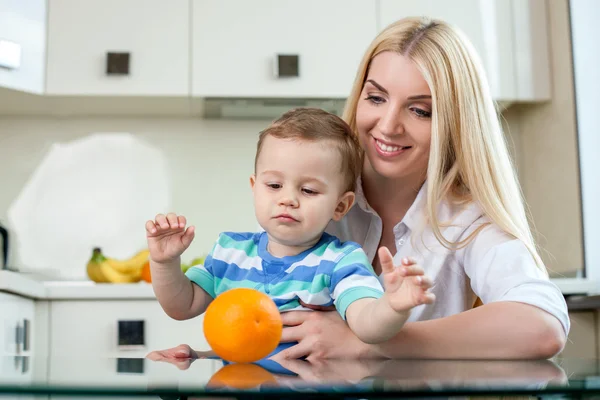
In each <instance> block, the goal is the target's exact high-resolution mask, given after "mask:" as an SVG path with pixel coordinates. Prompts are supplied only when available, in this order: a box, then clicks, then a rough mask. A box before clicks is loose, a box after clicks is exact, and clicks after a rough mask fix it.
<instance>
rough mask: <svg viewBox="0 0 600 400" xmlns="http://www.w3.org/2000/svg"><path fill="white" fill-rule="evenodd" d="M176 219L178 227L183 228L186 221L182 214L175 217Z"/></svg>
mask: <svg viewBox="0 0 600 400" xmlns="http://www.w3.org/2000/svg"><path fill="white" fill-rule="evenodd" d="M177 221H178V223H179V227H180V228H185V224H186V223H187V221H186V220H185V217H184V216H183V215H180V216H179V217H177Z"/></svg>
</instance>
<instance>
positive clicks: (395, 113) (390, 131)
mask: <svg viewBox="0 0 600 400" xmlns="http://www.w3.org/2000/svg"><path fill="white" fill-rule="evenodd" d="M379 130H380V132H381V133H382V134H383V135H384V136H395V135H402V134H403V133H404V124H403V121H402V115H401V111H400V110H398V109H396V108H394V107H388V108H387V110H385V113H384V114H383V115H382V116H381V118H380V119H379Z"/></svg>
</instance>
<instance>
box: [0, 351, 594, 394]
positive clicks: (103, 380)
mask: <svg viewBox="0 0 600 400" xmlns="http://www.w3.org/2000/svg"><path fill="white" fill-rule="evenodd" d="M598 394H600V360H596V359H587V360H586V359H565V360H542V361H460V360H452V361H449V360H370V359H362V360H323V361H319V362H313V363H311V362H308V361H302V360H285V361H281V360H279V361H278V362H276V361H273V360H262V361H260V362H257V363H254V364H230V363H227V362H223V361H222V360H220V359H210V358H208V359H195V360H194V359H180V360H177V361H174V360H164V359H163V360H160V359H159V360H155V361H153V360H150V359H148V358H109V357H106V358H98V357H94V358H92V357H88V358H86V357H79V356H77V357H75V356H71V355H65V356H64V357H52V358H36V357H23V356H6V357H0V399H4V398H11V397H12V398H17V397H18V398H23V397H24V396H25V397H30V396H31V397H46V398H48V396H61V397H62V396H77V397H98V396H103V397H104V396H107V397H111V396H118V397H129V396H136V397H140V396H142V397H153V398H162V399H169V400H172V399H178V398H181V399H187V398H207V397H212V398H219V397H221V398H222V397H227V398H236V397H238V398H240V397H243V398H249V397H261V398H267V397H269V398H283V397H284V398H302V399H307V398H318V397H323V398H325V397H328V398H336V397H337V398H384V397H385V398H393V397H400V396H402V397H443V396H506V395H515V396H543V395H548V396H550V395H562V396H565V397H581V395H598Z"/></svg>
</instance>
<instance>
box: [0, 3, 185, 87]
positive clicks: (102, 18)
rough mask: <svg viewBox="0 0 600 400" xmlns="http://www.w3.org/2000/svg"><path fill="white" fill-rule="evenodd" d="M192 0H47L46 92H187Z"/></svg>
mask: <svg viewBox="0 0 600 400" xmlns="http://www.w3.org/2000/svg"><path fill="white" fill-rule="evenodd" d="M2 1H4V0H2ZM14 1H15V2H16V1H21V0H14ZM189 4H190V3H189V1H188V0H170V1H165V0H84V1H82V0H49V2H48V9H49V10H48V74H47V79H48V82H47V86H46V89H47V94H50V95H85V96H94V95H97V96H188V95H189V65H190V60H189V37H190V24H189V21H190V17H189V12H190V10H189Z"/></svg>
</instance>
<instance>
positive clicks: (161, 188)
mask: <svg viewBox="0 0 600 400" xmlns="http://www.w3.org/2000/svg"><path fill="white" fill-rule="evenodd" d="M409 15H429V16H432V17H439V18H442V19H445V20H446V21H448V22H450V23H454V24H456V25H457V26H458V27H459V28H460V29H461V30H463V32H464V33H465V34H466V35H467V36H468V37H469V38H470V40H471V41H472V43H473V44H474V46H475V48H476V50H477V51H478V52H479V54H480V55H481V58H482V61H483V64H484V66H485V69H486V72H487V74H488V79H489V83H490V86H491V89H492V93H493V95H494V97H495V100H496V101H497V102H498V109H499V110H500V112H501V115H502V119H503V122H504V127H505V129H506V134H507V138H508V140H509V142H510V146H511V150H512V154H513V157H514V161H515V164H516V166H517V169H518V173H519V177H520V181H521V184H522V187H523V190H524V194H525V198H526V200H527V203H528V206H529V209H530V212H531V216H532V222H533V224H534V229H535V232H536V237H537V238H538V242H539V245H540V247H541V249H542V256H543V258H544V260H545V262H546V265H547V267H548V270H549V271H550V274H551V276H552V278H553V279H554V280H555V281H556V282H557V284H559V285H560V287H561V289H562V290H563V292H564V293H565V295H566V296H570V297H569V298H570V299H572V301H573V303H572V304H573V305H572V307H573V318H574V320H573V321H574V322H573V326H574V333H573V334H572V340H571V342H572V343H576V344H577V345H579V347H578V348H577V349H575V348H574V347H573V348H574V350H572V351H573V353H572V354H582V355H590V354H593V355H594V356H595V355H596V354H597V349H598V344H597V342H598V340H597V338H596V337H597V335H596V331H597V329H598V323H597V317H596V311H595V307H596V305H589V304H591V303H590V301H592V300H594V299H595V297H594V295H595V294H597V293H598V292H600V290H599V289H600V283H598V282H599V281H598V280H596V278H600V253H599V248H600V242H599V240H600V232H599V229H600V212H599V211H598V210H597V208H598V207H597V204H600V179H598V178H597V177H595V176H594V174H595V173H596V171H598V169H599V168H600V165H599V164H600V162H599V161H598V159H599V157H598V155H597V151H598V146H599V145H600V142H599V141H600V139H598V138H599V137H600V135H598V123H600V119H599V117H598V115H599V113H598V112H597V110H596V108H597V107H596V104H597V102H598V100H597V94H598V93H599V91H600V86H599V85H600V73H599V72H598V71H600V69H599V68H598V65H599V64H600V51H599V48H598V38H600V29H599V28H598V23H597V21H599V20H600V2H597V1H596V0H571V1H569V0H452V1H447V0H420V1H409V0H325V1H322V0H303V1H300V0H251V1H242V0H171V1H165V0H101V1H100V0H0V185H1V186H0V224H1V225H2V226H4V228H5V229H6V230H7V231H8V235H9V238H10V242H9V247H8V255H9V257H8V262H7V265H5V266H4V267H7V268H8V269H11V270H13V273H11V274H10V275H9V274H8V273H7V274H5V275H0V291H4V292H5V293H11V294H12V295H17V294H19V293H18V292H19V290H20V291H21V292H20V294H19V295H20V296H22V297H23V298H25V299H29V300H32V301H33V303H34V305H35V307H38V308H36V309H35V310H36V311H35V312H36V313H38V314H39V313H40V311H39V310H40V308H39V307H40V306H41V307H46V308H48V309H52V310H53V312H55V313H57V312H58V311H57V310H59V309H60V307H58V305H59V304H60V305H61V307H64V310H68V312H67V311H65V314H63V315H64V317H56V318H64V319H62V320H60V321H65V322H66V321H68V320H69V318H71V317H72V316H73V315H75V314H76V311H75V310H76V309H77V310H80V309H81V307H79V308H77V307H75V306H72V304H75V303H69V301H70V300H69V299H71V300H72V301H79V302H91V303H89V304H88V305H90V304H92V303H93V304H92V305H93V307H100V308H98V309H97V311H95V312H94V313H95V315H102V313H103V311H102V307H103V305H102V303H103V302H109V301H111V300H114V299H116V298H118V299H121V300H122V301H134V300H135V299H138V301H139V302H140V304H142V303H144V304H146V303H145V302H147V301H152V300H151V297H152V294H151V291H148V290H151V289H148V288H149V287H150V285H147V284H145V283H144V282H141V283H139V284H135V285H127V286H124V287H127V290H128V292H123V291H120V292H117V291H112V292H111V291H110V290H108V289H106V290H105V291H103V292H93V291H94V290H98V289H94V287H95V286H92V285H91V284H90V282H89V281H88V278H87V275H86V272H85V265H86V263H87V261H88V259H89V256H91V250H92V248H93V247H95V246H101V247H102V248H103V249H106V252H107V254H108V255H110V256H113V257H116V258H121V259H125V258H127V257H129V256H132V255H133V254H134V253H135V252H137V251H138V250H140V249H141V248H143V246H144V245H145V238H144V226H143V224H144V222H145V220H146V219H151V218H153V217H154V215H155V214H156V213H159V212H168V211H173V212H176V213H180V214H183V215H185V216H186V217H187V219H188V221H189V223H190V224H193V225H195V226H196V227H197V234H196V239H195V240H194V242H193V244H192V245H191V247H190V249H189V250H188V251H187V252H186V254H185V255H184V260H190V259H192V258H194V257H198V256H201V255H203V254H204V253H206V252H208V251H209V250H210V248H211V246H212V243H213V241H214V239H215V238H216V235H217V234H218V233H219V232H221V231H223V230H242V231H243V230H254V229H256V227H257V224H256V221H255V218H254V212H253V206H252V197H251V192H250V187H249V181H248V179H249V175H250V174H251V173H252V169H253V160H254V153H255V147H256V140H257V137H258V133H259V131H260V130H261V129H263V128H264V127H265V126H266V125H267V124H268V123H269V121H271V120H272V119H274V118H276V117H277V116H279V115H280V114H281V113H282V112H284V111H286V110H287V109H289V108H292V107H296V106H316V107H322V108H325V109H328V110H330V111H334V112H338V113H339V112H341V109H342V107H343V102H344V99H345V97H346V96H347V95H348V92H349V90H350V88H351V85H352V83H353V80H354V75H355V73H356V71H357V68H358V64H359V61H360V59H361V56H362V54H363V53H364V51H365V50H366V48H367V46H368V44H369V43H370V41H371V40H372V39H374V37H375V36H376V34H377V33H378V32H379V31H380V30H382V29H383V28H384V27H385V26H386V25H388V24H389V23H391V22H393V21H395V20H397V19H400V18H402V17H405V16H409ZM111 143H112V145H113V147H112V150H111ZM119 143H122V146H121V147H119ZM114 146H117V147H116V148H118V149H121V150H123V151H118V150H115V147H114ZM113 150H114V151H113ZM125 150H126V151H125ZM44 168H45V169H44ZM107 171H108V172H107ZM105 172H106V173H105ZM69 182H71V183H73V182H77V184H76V185H75V184H70V183H69ZM61 185H62V186H61ZM57 188H60V190H59V189H57ZM121 228H122V229H121ZM136 229H137V230H136ZM103 232H104V233H105V234H103ZM94 240H95V242H94ZM65 260H66V261H65ZM14 271H18V272H19V274H20V276H19V277H18V278H15V273H14ZM9 277H10V278H9ZM27 277H31V279H33V280H34V281H36V282H38V283H39V282H42V283H43V282H45V281H47V282H46V283H45V284H44V285H43V289H39V290H38V289H36V290H37V291H32V290H28V289H25V288H26V287H29V286H27V285H28V284H27V283H25V280H24V279H25V278H27ZM57 281H66V282H71V283H72V287H74V289H73V290H74V292H68V291H67V289H65V288H63V287H61V286H60V284H59V283H57ZM75 281H83V283H82V284H84V285H87V286H84V287H85V290H84V291H85V292H86V294H83V291H78V290H79V289H77V288H76V285H75V283H73V282H75ZM85 281H87V282H85ZM2 282H4V286H2V285H3V284H2ZM141 285H145V288H144V289H143V290H145V291H144V292H143V293H144V294H140V293H141V292H140V290H142V289H140V288H139V286H141ZM17 286H18V287H19V288H21V289H19V290H17V289H15V287H17ZM132 286H135V288H133V287H132ZM41 287H42V286H41ZM102 290H104V289H102ZM111 290H112V289H111ZM52 293H54V295H53V294H52ZM90 293H99V294H97V296H96V297H94V295H92V294H90ZM116 293H118V294H116ZM124 293H125V294H124ZM1 294H2V293H0V295H1ZM53 296H54V297H53ZM86 296H87V297H86ZM136 296H138V297H136ZM579 300H580V303H577V301H579ZM45 301H47V303H52V302H53V301H54V302H55V303H56V305H54V306H52V305H51V304H50V305H49V304H45V303H44V302H45ZM586 302H587V303H586ZM1 303H2V302H1V299H0V304H1ZM592 303H593V302H592ZM577 304H578V305H577ZM586 304H587V305H586ZM594 304H595V303H594ZM139 306H140V307H142V305H139ZM32 307H33V306H32ZM69 307H73V308H72V309H71V308H69ZM152 307H154V305H153V306H152ZM121 308H122V307H121ZM133 308H134V306H133V305H132V306H131V308H130V309H133ZM5 309H6V308H5ZM32 309H33V308H32ZM2 310H3V309H2V308H1V307H0V313H2ZM89 310H90V308H88V309H87V310H86V312H88V311H89ZM106 310H110V311H106V313H111V312H113V311H114V310H116V308H107V309H106ZM152 310H155V308H152ZM144 312H145V311H144ZM41 313H42V315H46V314H44V313H43V312H41ZM74 313H75V314H74ZM142 314H143V313H142ZM57 315H58V314H57ZM144 315H146V314H144ZM147 315H148V318H151V317H150V316H151V315H152V312H150V311H148V312H147ZM67 316H68V317H67ZM53 318H54V317H52V318H50V319H49V320H48V319H46V323H47V324H49V325H50V326H51V325H52V321H53V320H54V321H55V320H56V319H53ZM86 318H87V319H86V321H88V320H89V319H90V317H86ZM48 321H49V322H48ZM88 322H89V321H88ZM89 323H91V322H89ZM111 326H112V325H111ZM49 329H50V328H49ZM57 329H58V328H57ZM38 330H39V329H38ZM165 337H168V340H163V341H160V342H155V343H158V344H156V346H168V345H169V343H171V344H172V345H177V344H179V342H176V341H175V339H173V338H172V337H170V336H168V335H167V336H165ZM36 340H38V346H44V343H45V344H46V345H48V342H47V340H49V339H39V338H38V339H36ZM52 340H57V339H52ZM60 340H64V345H65V346H67V345H72V344H73V341H70V340H71V339H68V337H66V336H63V337H62V339H60ZM177 340H179V339H177ZM181 340H182V341H185V340H186V339H185V337H182V338H181ZM69 341H70V342H69ZM40 343H41V344H40ZM148 343H150V342H148V341H146V345H147V346H150V345H149V344H148ZM53 346H54V348H59V347H60V343H58V344H57V343H54V344H53ZM57 346H58V347H57ZM111 346H112V345H111ZM50 347H52V346H50ZM113 347H114V349H117V347H118V346H117V345H114V346H113ZM578 352H579V353H578Z"/></svg>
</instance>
